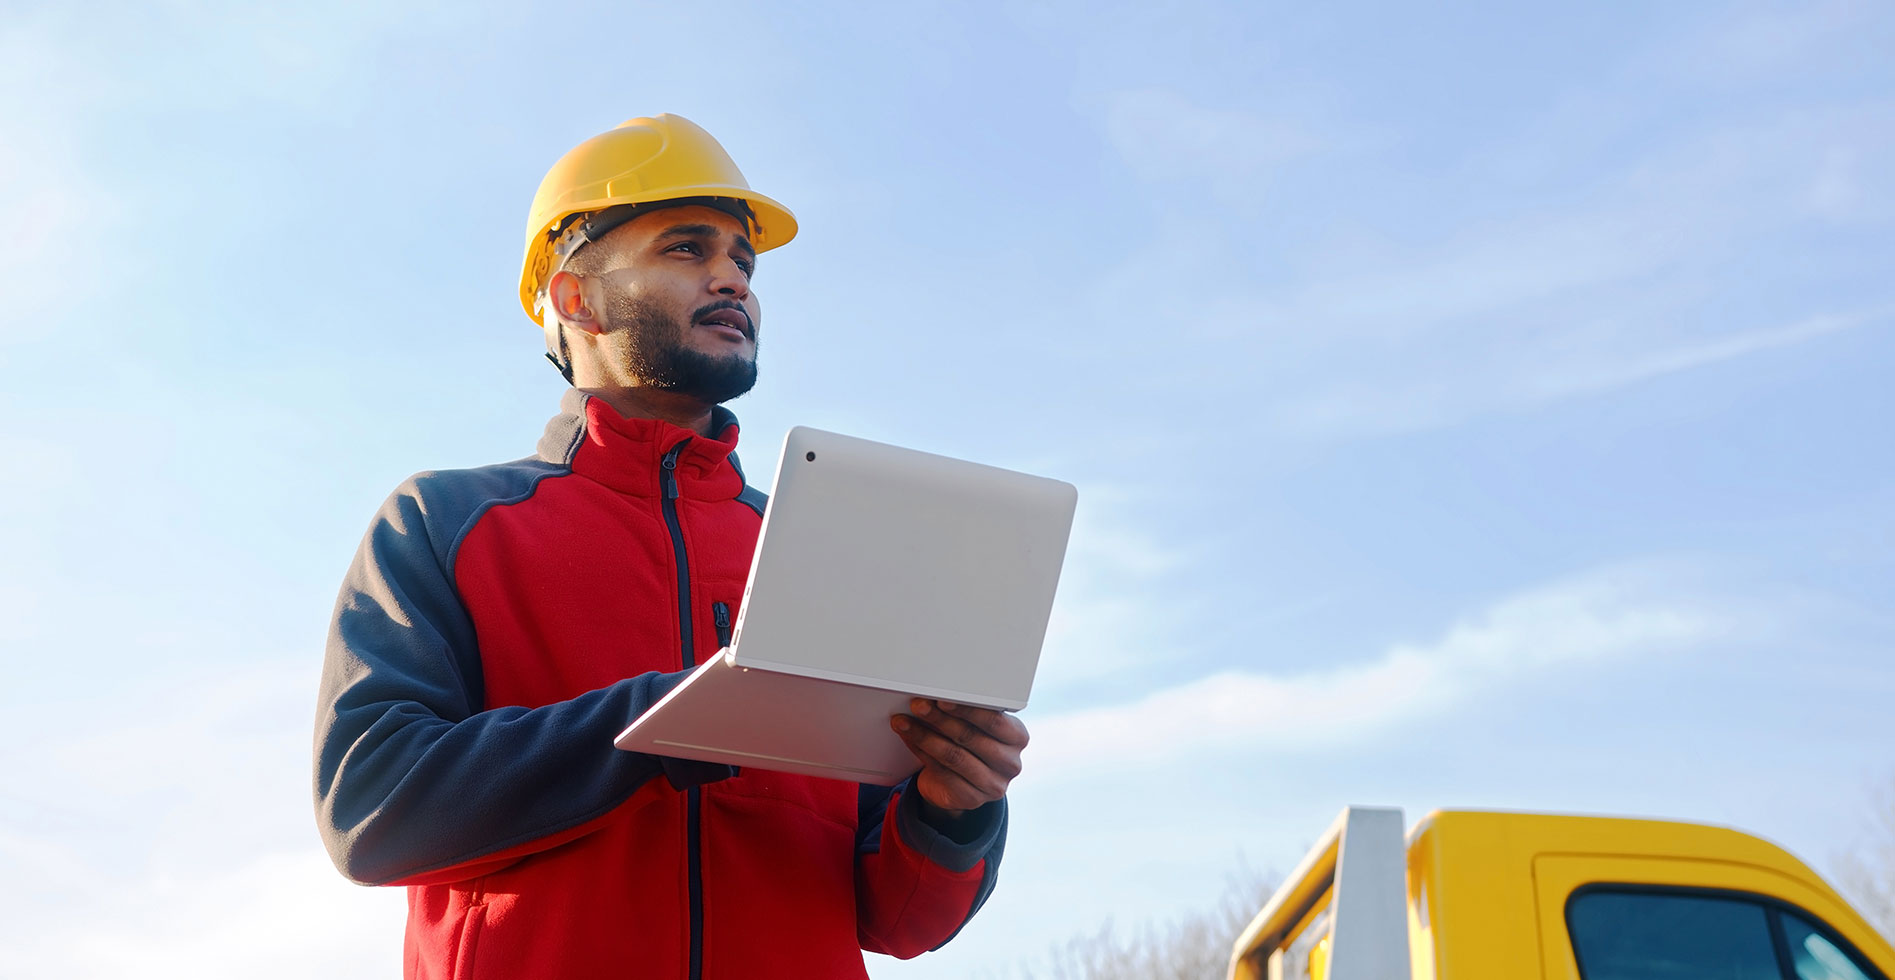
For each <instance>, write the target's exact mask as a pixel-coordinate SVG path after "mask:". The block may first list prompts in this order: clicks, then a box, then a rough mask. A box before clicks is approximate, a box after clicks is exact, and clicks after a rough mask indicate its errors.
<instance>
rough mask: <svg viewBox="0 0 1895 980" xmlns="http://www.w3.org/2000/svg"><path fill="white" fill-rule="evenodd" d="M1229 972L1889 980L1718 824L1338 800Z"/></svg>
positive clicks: (1873, 956) (1783, 872)
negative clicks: (1411, 813) (1409, 818)
mask: <svg viewBox="0 0 1895 980" xmlns="http://www.w3.org/2000/svg"><path fill="white" fill-rule="evenodd" d="M1229 976H1230V977H1231V978H1232V980H1392V978H1407V980H1502V978H1507V980H1524V978H1530V977H1540V978H1543V980H1891V977H1895V949H1891V948H1890V946H1889V943H1888V941H1887V940H1886V939H1885V938H1884V937H1882V936H1880V935H1878V934H1877V933H1876V931H1875V930H1874V929H1873V928H1872V927H1871V926H1870V925H1869V924H1868V922H1866V921H1865V920H1864V919H1863V918H1862V916H1861V915H1859V914H1858V913H1857V912H1856V911H1855V909H1853V908H1852V907H1850V905H1849V903H1848V902H1847V901H1845V900H1844V899H1843V898H1842V897H1841V896H1840V895H1838V894H1836V892H1835V890H1834V889H1832V888H1830V887H1829V886H1828V885H1827V884H1826V883H1824V882H1823V880H1822V878H1821V877H1819V876H1818V875H1817V874H1816V873H1815V872H1813V871H1811V870H1810V869H1809V867H1808V866H1806V865H1804V864H1803V863H1802V862H1801V861H1798V860H1797V859H1796V858H1794V857H1792V856H1791V855H1790V854H1789V853H1788V852H1786V851H1784V850H1783V849H1782V848H1780V847H1777V846H1776V845H1774V844H1770V843H1768V842H1766V841H1762V840H1759V839H1757V838H1755V837H1752V836H1750V835H1748V834H1744V833H1740V832H1738V831H1735V830H1729V829H1726V828H1722V827H1711V826H1704V825H1701V824H1689V823H1674V822H1668V821H1659V820H1632V819H1622V818H1616V817H1581V816H1555V815H1549V814H1535V813H1501V812H1482V811H1461V810H1443V811H1436V812H1434V813H1431V814H1429V815H1428V816H1427V817H1425V818H1423V819H1422V820H1421V821H1420V822H1419V823H1417V824H1416V825H1415V826H1414V827H1413V829H1411V830H1409V831H1407V833H1406V834H1404V833H1403V830H1402V814H1401V811H1400V810H1395V809H1389V808H1380V807H1349V808H1347V809H1345V810H1344V811H1343V812H1342V815H1341V816H1339V817H1338V818H1337V819H1336V822H1335V823H1334V824H1332V825H1331V827H1330V828H1329V830H1328V831H1327V832H1326V833H1325V834H1324V835H1323V837H1322V839H1321V840H1320V841H1319V842H1318V843H1317V845H1316V846H1315V847H1313V848H1312V849H1311V850H1310V852H1309V854H1308V855H1306V856H1305V857H1304V859H1303V861H1302V863H1301V864H1299V865H1298V866H1297V868H1296V870H1295V871H1294V872H1292V874H1291V875H1290V877H1289V879H1288V880H1286V881H1285V882H1284V884H1283V886H1282V887H1281V888H1279V889H1278V890H1277V892H1276V894H1275V895H1273V896H1272V897H1271V899H1270V901H1269V902H1268V903H1267V904H1266V905H1265V906H1264V908H1263V910H1262V911H1261V912H1260V913H1258V915H1257V917H1256V918H1255V919H1254V920H1253V921H1252V922H1251V923H1250V926H1249V927H1248V928H1247V929H1245V931H1244V933H1243V935H1242V936H1241V937H1239V939H1238V941H1237V944H1236V947H1235V949H1234V950H1233V952H1232V956H1231V964H1230V972H1229Z"/></svg>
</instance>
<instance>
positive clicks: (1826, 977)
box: [1780, 912, 1872, 980]
mask: <svg viewBox="0 0 1895 980" xmlns="http://www.w3.org/2000/svg"><path fill="white" fill-rule="evenodd" d="M1780 914H1781V915H1782V916H1783V944H1784V945H1785V946H1787V947H1789V950H1790V965H1791V966H1793V967H1794V968H1795V969H1796V980H1872V978H1871V977H1870V975H1869V973H1868V972H1867V971H1866V970H1864V969H1863V968H1862V967H1861V966H1859V965H1857V962H1856V958H1855V957H1853V956H1851V955H1849V954H1848V953H1846V952H1844V951H1843V950H1842V948H1841V947H1839V946H1837V945H1836V944H1835V943H1833V942H1830V941H1829V939H1828V937H1826V936H1824V935H1823V934H1822V933H1820V932H1817V931H1816V927H1815V926H1814V925H1812V924H1811V923H1810V922H1809V921H1808V920H1806V919H1804V918H1803V917H1802V916H1800V915H1797V914H1796V913H1794V912H1782V913H1780Z"/></svg>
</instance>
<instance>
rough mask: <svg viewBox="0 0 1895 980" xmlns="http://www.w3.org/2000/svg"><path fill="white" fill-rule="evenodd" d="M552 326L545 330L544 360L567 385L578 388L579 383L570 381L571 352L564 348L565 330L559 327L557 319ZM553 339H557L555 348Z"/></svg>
mask: <svg viewBox="0 0 1895 980" xmlns="http://www.w3.org/2000/svg"><path fill="white" fill-rule="evenodd" d="M553 324H554V325H553V326H551V327H548V328H546V359H547V360H548V361H551V362H552V364H553V367H556V368H558V369H559V374H560V376H561V377H563V378H565V379H566V383H567V384H569V385H572V386H574V387H578V385H579V382H577V381H574V380H573V379H572V351H571V350H570V349H569V348H567V346H566V328H565V327H563V326H560V325H559V321H558V320H557V319H555V320H554V321H553ZM554 337H558V338H559V340H558V343H557V346H555V343H554V340H553V338H554Z"/></svg>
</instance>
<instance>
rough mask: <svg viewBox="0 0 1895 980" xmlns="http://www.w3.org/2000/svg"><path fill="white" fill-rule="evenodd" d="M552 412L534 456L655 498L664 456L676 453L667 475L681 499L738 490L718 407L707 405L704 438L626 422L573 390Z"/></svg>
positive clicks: (739, 479)
mask: <svg viewBox="0 0 1895 980" xmlns="http://www.w3.org/2000/svg"><path fill="white" fill-rule="evenodd" d="M559 409H560V411H559V414H558V415H556V416H554V417H553V419H552V421H550V422H548V423H546V432H545V434H544V435H542V436H540V443H539V457H540V459H543V460H545V461H546V462H549V463H556V464H559V465H563V466H569V467H571V468H572V471H573V472H574V473H577V474H579V475H581V476H585V477H590V478H591V479H593V480H596V481H598V482H599V483H602V484H605V485H606V486H608V487H611V488H612V489H614V490H617V491H619V492H621V493H628V494H634V495H637V496H656V495H657V494H658V492H659V489H660V483H659V474H660V473H662V472H663V465H662V462H663V460H664V457H665V456H666V455H667V454H668V453H670V452H671V451H672V450H673V449H676V450H678V456H677V461H676V462H677V467H676V469H674V470H673V471H672V472H673V473H674V474H675V476H676V478H677V481H678V491H679V493H680V495H681V496H685V497H690V498H693V499H698V500H728V499H730V498H733V497H735V496H737V494H738V493H739V492H741V491H742V490H743V487H744V480H743V476H742V475H741V473H740V471H739V470H738V468H737V461H736V457H735V455H734V452H733V451H734V450H735V449H736V448H737V417H736V416H735V415H732V414H731V412H730V410H729V409H727V408H725V407H724V406H722V405H719V406H716V407H715V408H713V409H711V431H712V433H713V435H712V436H710V437H708V438H707V437H704V436H700V435H698V434H697V433H695V432H693V431H691V430H690V429H686V428H682V427H680V426H676V425H672V424H671V423H669V422H661V421H659V420H657V419H628V418H626V417H624V416H623V415H620V414H619V413H618V412H617V411H616V410H614V409H613V408H612V406H610V405H608V404H606V402H605V400H604V399H602V398H595V397H593V396H591V395H589V394H587V393H585V392H583V391H579V390H578V389H576V388H569V389H567V391H566V393H565V395H563V396H562V397H561V398H560V400H559Z"/></svg>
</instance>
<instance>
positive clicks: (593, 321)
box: [546, 269, 605, 334]
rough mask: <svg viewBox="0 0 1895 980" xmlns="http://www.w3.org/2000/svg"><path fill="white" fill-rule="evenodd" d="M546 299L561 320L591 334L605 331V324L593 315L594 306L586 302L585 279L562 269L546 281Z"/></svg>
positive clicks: (554, 313)
mask: <svg viewBox="0 0 1895 980" xmlns="http://www.w3.org/2000/svg"><path fill="white" fill-rule="evenodd" d="M546 299H547V302H548V303H550V304H551V305H552V307H553V315H554V316H556V317H558V318H559V319H560V322H562V323H564V324H566V325H567V326H569V327H572V328H574V329H577V330H584V331H585V332H586V333H589V334H601V333H604V332H605V324H603V323H600V322H599V319H598V317H597V316H595V315H593V312H592V307H591V306H590V305H589V304H588V303H587V302H586V290H585V280H584V279H581V278H580V277H579V276H577V275H574V274H573V273H571V272H567V271H565V270H563V269H562V270H560V271H559V272H555V273H553V278H552V279H551V280H550V281H548V282H547V283H546Z"/></svg>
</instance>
